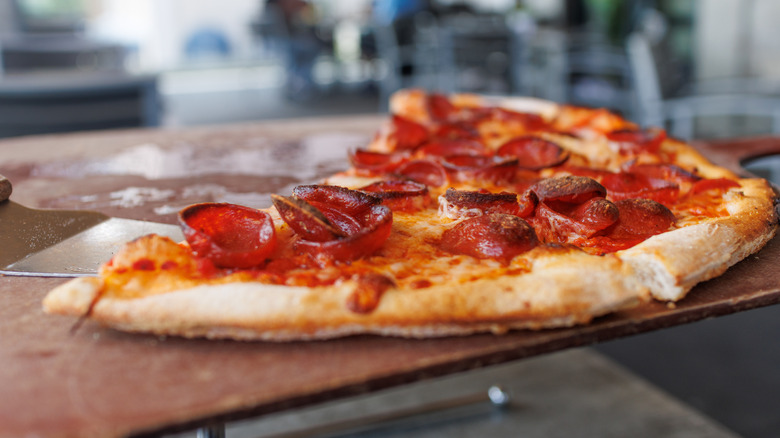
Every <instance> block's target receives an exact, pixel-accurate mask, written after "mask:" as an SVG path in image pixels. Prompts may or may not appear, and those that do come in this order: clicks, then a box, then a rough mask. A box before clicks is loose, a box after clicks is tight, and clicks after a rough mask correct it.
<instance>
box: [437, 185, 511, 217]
mask: <svg viewBox="0 0 780 438" xmlns="http://www.w3.org/2000/svg"><path fill="white" fill-rule="evenodd" d="M519 211H520V205H519V204H518V203H517V194H515V193H508V192H501V193H490V192H488V191H486V190H480V191H471V190H456V189H453V188H448V189H447V191H446V192H445V193H444V195H443V197H442V198H441V199H440V204H439V213H440V214H443V215H444V216H446V217H449V218H451V219H457V218H461V217H469V216H477V215H481V214H490V213H505V214H512V215H517V214H518V213H519Z"/></svg>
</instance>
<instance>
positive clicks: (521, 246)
mask: <svg viewBox="0 0 780 438" xmlns="http://www.w3.org/2000/svg"><path fill="white" fill-rule="evenodd" d="M538 243H539V241H538V239H537V237H536V234H535V233H534V230H533V228H531V226H530V225H528V222H526V221H525V220H523V219H521V218H519V217H517V216H514V215H511V214H501V213H492V214H485V215H482V216H477V217H474V218H471V219H466V220H464V221H462V222H459V223H458V224H457V225H455V226H454V227H452V228H450V229H448V230H446V231H445V232H444V233H443V234H442V237H441V241H440V242H439V245H440V248H441V249H442V250H444V251H446V252H449V253H451V254H465V255H469V256H472V257H476V258H478V259H499V260H503V261H505V262H508V261H509V260H511V259H512V258H513V257H515V256H517V255H519V254H522V253H524V252H526V251H530V250H531V249H533V248H534V247H535V246H536V245H537V244H538Z"/></svg>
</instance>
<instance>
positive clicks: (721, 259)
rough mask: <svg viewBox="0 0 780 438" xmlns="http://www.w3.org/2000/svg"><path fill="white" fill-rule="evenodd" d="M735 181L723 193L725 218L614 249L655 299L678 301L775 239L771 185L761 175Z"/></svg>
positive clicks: (775, 225)
mask: <svg viewBox="0 0 780 438" xmlns="http://www.w3.org/2000/svg"><path fill="white" fill-rule="evenodd" d="M740 184H741V187H740V188H734V189H731V190H730V191H729V192H728V193H727V194H726V195H725V198H726V199H727V204H726V208H727V210H728V211H729V214H730V216H727V217H723V218H715V219H709V220H706V221H703V222H702V223H698V224H694V225H689V226H686V227H684V228H679V229H677V230H674V231H671V232H667V233H664V234H659V235H656V236H653V237H651V238H649V239H647V240H645V241H644V242H642V243H640V244H639V245H636V246H634V247H632V248H629V249H627V250H624V251H621V252H619V257H620V258H621V259H622V260H625V261H626V262H627V263H628V264H630V265H631V266H632V267H633V268H634V271H635V273H636V275H637V276H638V277H639V279H640V281H641V282H642V283H643V284H645V285H647V287H649V288H650V290H651V292H652V295H653V297H654V298H656V299H658V300H664V301H677V300H680V299H682V298H683V297H684V296H685V295H686V294H687V293H688V291H690V290H691V288H693V286H695V285H696V284H698V283H700V282H702V281H705V280H709V279H711V278H714V277H716V276H718V275H720V274H722V273H723V272H725V271H726V270H727V269H728V268H729V267H730V266H732V265H734V264H735V263H737V262H738V261H740V260H742V259H744V258H745V257H747V256H748V255H750V254H753V253H754V252H756V251H758V250H759V249H761V247H763V246H764V245H765V244H766V243H767V242H768V241H769V240H770V239H771V238H772V237H774V235H775V232H776V230H777V214H776V213H775V210H774V206H773V199H774V192H773V191H772V189H771V187H770V186H769V185H768V184H767V182H766V181H764V180H760V179H743V180H740Z"/></svg>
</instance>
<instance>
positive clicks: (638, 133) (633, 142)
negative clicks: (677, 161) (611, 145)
mask: <svg viewBox="0 0 780 438" xmlns="http://www.w3.org/2000/svg"><path fill="white" fill-rule="evenodd" d="M607 138H608V139H609V140H611V141H613V142H615V143H616V144H617V145H618V148H619V149H620V151H621V152H627V153H639V152H657V151H658V149H659V148H660V147H661V143H663V141H664V140H665V139H666V131H664V130H663V129H656V128H652V129H647V130H639V129H618V130H615V131H612V132H609V133H607Z"/></svg>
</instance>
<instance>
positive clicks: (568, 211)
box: [536, 198, 619, 242]
mask: <svg viewBox="0 0 780 438" xmlns="http://www.w3.org/2000/svg"><path fill="white" fill-rule="evenodd" d="M618 215H619V213H618V207H617V206H616V205H615V204H613V203H612V202H610V201H608V200H606V199H604V198H591V199H589V200H587V201H585V202H584V203H582V204H580V205H577V206H573V205H572V204H566V203H560V202H551V203H549V204H548V203H547V202H541V203H540V204H539V206H538V207H537V209H536V217H537V219H542V221H536V223H537V225H538V227H542V228H544V230H543V231H542V232H541V233H540V234H542V235H543V236H544V237H545V239H547V240H549V241H553V242H573V241H578V240H582V239H586V238H590V237H592V236H594V235H596V234H598V233H599V232H601V231H603V230H605V229H607V228H609V227H610V226H611V225H613V224H614V223H615V222H616V221H617V220H618Z"/></svg>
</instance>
